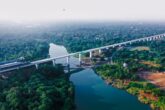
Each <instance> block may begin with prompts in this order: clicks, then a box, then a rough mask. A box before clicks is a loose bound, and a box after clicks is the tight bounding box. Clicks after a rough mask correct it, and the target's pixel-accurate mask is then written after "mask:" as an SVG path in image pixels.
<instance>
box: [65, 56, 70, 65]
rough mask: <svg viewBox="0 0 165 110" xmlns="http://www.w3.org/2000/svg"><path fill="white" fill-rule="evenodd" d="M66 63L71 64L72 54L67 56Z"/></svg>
mask: <svg viewBox="0 0 165 110" xmlns="http://www.w3.org/2000/svg"><path fill="white" fill-rule="evenodd" d="M66 63H67V65H69V64H70V56H67V57H66Z"/></svg>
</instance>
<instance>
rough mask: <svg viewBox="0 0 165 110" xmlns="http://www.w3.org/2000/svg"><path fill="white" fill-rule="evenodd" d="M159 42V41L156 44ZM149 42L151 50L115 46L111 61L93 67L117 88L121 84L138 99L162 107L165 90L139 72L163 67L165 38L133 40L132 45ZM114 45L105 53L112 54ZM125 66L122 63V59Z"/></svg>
mask: <svg viewBox="0 0 165 110" xmlns="http://www.w3.org/2000/svg"><path fill="white" fill-rule="evenodd" d="M158 43H159V45H158ZM143 45H144V46H148V47H149V48H150V50H148V49H147V50H139V49H136V50H133V51H132V49H131V48H130V47H125V48H122V49H120V50H119V49H118V50H117V52H116V54H115V56H114V57H113V61H114V62H115V63H114V64H113V65H109V64H104V65H101V66H100V67H97V68H96V72H97V73H98V74H99V75H100V76H101V77H102V78H103V79H105V80H106V81H107V82H108V83H111V84H112V85H113V86H115V87H117V88H121V89H124V90H126V91H127V92H129V93H130V94H133V95H137V97H138V99H139V100H140V101H141V102H143V103H145V104H150V106H151V108H153V109H154V110H164V109H165V92H164V90H161V89H159V88H158V87H156V86H155V85H153V84H151V83H149V82H148V81H145V80H142V79H141V78H140V77H139V73H141V72H143V71H149V72H156V71H165V63H164V58H165V48H164V46H165V41H164V40H162V41H155V42H142V43H140V42H139V43H135V44H132V45H131V46H133V47H135V48H136V46H138V47H139V46H143ZM112 51H113V52H114V51H115V49H112V50H109V51H106V52H104V53H103V55H104V56H106V57H108V56H110V55H112ZM124 62H125V63H127V67H123V63H124Z"/></svg>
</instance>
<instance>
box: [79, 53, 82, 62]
mask: <svg viewBox="0 0 165 110" xmlns="http://www.w3.org/2000/svg"><path fill="white" fill-rule="evenodd" d="M78 56H79V63H80V65H81V62H82V61H81V53H79V54H78Z"/></svg>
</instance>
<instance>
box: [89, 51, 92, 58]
mask: <svg viewBox="0 0 165 110" xmlns="http://www.w3.org/2000/svg"><path fill="white" fill-rule="evenodd" d="M89 58H90V59H91V58H92V51H90V52H89Z"/></svg>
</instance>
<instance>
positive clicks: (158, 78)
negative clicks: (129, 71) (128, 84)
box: [139, 72, 165, 90]
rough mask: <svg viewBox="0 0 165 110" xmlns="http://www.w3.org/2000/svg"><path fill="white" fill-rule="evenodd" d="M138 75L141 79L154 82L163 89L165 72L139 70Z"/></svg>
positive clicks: (164, 86) (164, 88) (164, 87)
mask: <svg viewBox="0 0 165 110" xmlns="http://www.w3.org/2000/svg"><path fill="white" fill-rule="evenodd" d="M139 76H140V77H141V78H143V79H146V80H148V81H150V82H151V83H152V84H155V85H156V86H158V87H160V88H161V89H163V90H165V73H163V72H162V73H160V72H156V73H151V72H141V73H139Z"/></svg>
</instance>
